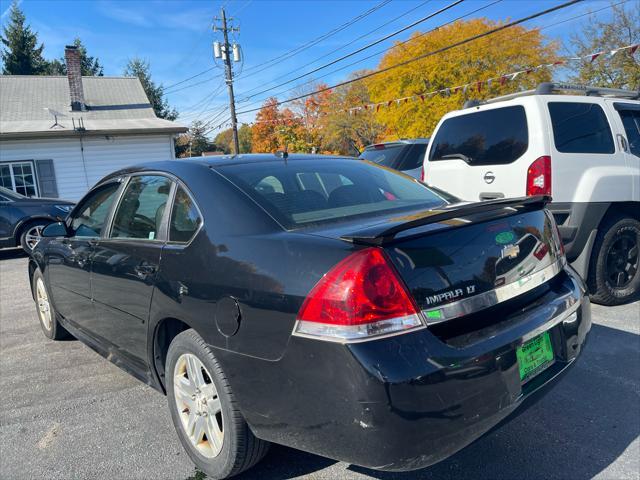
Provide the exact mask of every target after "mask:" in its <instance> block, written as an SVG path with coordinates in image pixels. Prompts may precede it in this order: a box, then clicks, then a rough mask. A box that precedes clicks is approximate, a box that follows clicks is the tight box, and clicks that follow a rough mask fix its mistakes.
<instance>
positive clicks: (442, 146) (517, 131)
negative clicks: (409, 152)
mask: <svg viewBox="0 0 640 480" xmlns="http://www.w3.org/2000/svg"><path fill="white" fill-rule="evenodd" d="M528 147H529V130H528V126H527V115H526V114H525V111H524V107H522V106H521V105H515V106H512V107H504V108H494V109H491V110H484V111H478V112H472V113H468V114H466V115H460V116H458V117H452V118H449V119H447V120H445V121H444V122H443V123H442V125H441V126H440V128H439V129H438V132H437V133H436V136H435V138H434V139H433V146H432V147H431V151H430V152H429V161H430V162H436V161H438V160H455V159H458V160H462V161H465V162H467V163H468V164H469V165H501V164H507V163H511V162H514V161H515V160H517V159H518V158H520V157H521V156H522V154H523V153H524V152H526V151H527V148H528Z"/></svg>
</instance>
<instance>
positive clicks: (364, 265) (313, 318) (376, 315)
mask: <svg viewBox="0 0 640 480" xmlns="http://www.w3.org/2000/svg"><path fill="white" fill-rule="evenodd" d="M419 312H420V310H419V308H418V307H417V305H416V304H415V302H414V301H413V299H412V298H411V295H410V294H409V292H408V291H407V289H406V287H405V286H404V284H403V283H402V281H401V280H400V278H399V277H398V274H397V273H396V271H395V270H394V268H393V267H392V266H391V265H390V263H389V261H388V260H387V257H386V255H385V254H384V252H383V251H382V250H381V249H379V248H376V247H370V248H365V249H363V250H359V251H357V252H355V253H353V254H351V255H349V256H348V257H347V258H345V259H344V260H342V261H341V262H339V263H338V264H337V265H336V266H335V267H333V268H332V269H331V270H330V271H329V272H328V273H327V274H326V275H324V276H323V277H322V278H321V279H320V281H319V282H318V283H317V284H316V285H315V286H314V287H313V289H311V292H309V295H308V296H307V298H306V299H305V301H304V303H303V304H302V307H301V308H300V312H298V320H297V322H296V326H295V328H294V332H293V333H294V335H302V336H308V337H314V338H318V339H322V340H330V341H338V342H348V341H355V340H362V339H368V338H370V337H375V336H378V335H385V334H389V333H395V332H401V331H405V330H409V329H413V328H417V327H423V326H424V324H423V322H422V320H421V317H420V314H419Z"/></svg>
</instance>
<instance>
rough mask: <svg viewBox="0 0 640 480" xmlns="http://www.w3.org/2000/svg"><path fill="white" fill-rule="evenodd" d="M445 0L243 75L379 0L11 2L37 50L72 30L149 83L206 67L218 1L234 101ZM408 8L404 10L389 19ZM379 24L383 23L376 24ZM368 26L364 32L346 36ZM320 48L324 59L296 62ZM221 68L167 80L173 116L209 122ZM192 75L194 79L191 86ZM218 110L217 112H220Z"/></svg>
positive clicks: (412, 4) (507, 8)
mask: <svg viewBox="0 0 640 480" xmlns="http://www.w3.org/2000/svg"><path fill="white" fill-rule="evenodd" d="M452 1H453V0H427V1H425V0H391V1H389V2H388V3H386V4H384V5H383V6H381V7H380V8H378V9H377V10H375V11H374V12H373V13H371V14H369V15H367V16H366V17H365V18H363V19H361V20H359V21H358V22H355V23H354V24H353V25H351V26H349V27H348V28H346V29H344V30H342V31H340V32H338V33H337V34H335V35H331V36H330V37H328V38H327V39H325V40H323V41H322V42H319V43H318V44H317V45H314V46H313V47H312V48H309V49H306V50H305V51H303V52H301V53H300V54H298V55H294V56H291V57H290V58H287V59H286V60H285V61H283V62H281V63H278V64H277V65H273V66H272V67H271V68H268V69H266V70H264V71H262V72H259V73H256V74H254V75H250V73H251V67H252V66H255V65H257V64H261V63H262V62H265V61H267V60H270V59H272V58H275V57H278V56H280V55H282V54H284V53H286V52H288V51H290V50H292V49H295V48H296V47H300V46H302V45H305V44H306V43H307V42H309V41H310V40H313V39H314V38H316V37H318V36H320V35H323V34H325V33H327V32H329V31H331V30H333V29H335V28H336V27H338V26H340V25H342V24H344V23H345V22H348V21H349V20H351V19H353V18H354V17H356V16H358V15H361V14H363V13H364V12H366V11H368V10H370V9H372V8H373V7H375V6H377V5H379V4H380V3H382V2H383V0H356V1H354V0H344V1H340V0H331V1H327V0H325V1H318V0H308V1H305V0H299V1H295V0H288V1H286V0H278V1H272V0H184V1H164V0H162V1H161V0H23V1H22V2H21V4H20V6H21V8H22V9H23V10H24V12H25V14H26V16H27V20H28V22H29V23H30V24H31V26H32V28H33V29H34V30H35V31H37V32H38V35H39V39H40V41H42V42H44V44H45V51H44V54H45V57H47V58H58V57H60V56H62V54H63V50H64V45H66V44H68V43H71V42H72V41H73V39H74V38H75V37H76V36H78V37H80V38H81V39H82V41H83V42H84V44H85V45H86V46H87V49H88V51H89V53H90V54H91V55H94V56H97V57H98V58H99V59H100V62H101V63H102V64H103V65H104V71H105V75H121V74H122V71H123V69H124V66H125V65H126V63H127V59H128V58H130V57H134V56H138V57H141V58H144V59H146V60H148V61H149V62H150V63H151V68H152V75H153V78H154V80H155V81H156V82H159V83H162V84H164V85H166V86H170V85H172V84H174V83H176V82H179V81H181V80H183V79H185V78H187V77H189V76H191V75H194V74H197V73H198V72H201V71H203V70H205V69H207V68H210V67H214V62H213V58H212V49H211V43H212V42H213V41H214V40H218V39H220V34H219V33H217V34H216V33H214V32H213V31H212V29H211V25H212V18H213V17H214V16H217V15H219V11H220V8H221V7H222V6H223V5H224V6H225V8H226V10H227V15H228V16H231V17H234V19H235V21H234V25H236V26H239V27H240V32H239V33H237V34H234V35H233V38H234V39H235V40H236V41H237V42H238V43H240V44H241V46H242V49H243V52H244V66H243V69H244V73H240V75H239V76H238V78H237V81H236V95H237V98H238V100H242V99H244V98H245V97H246V95H245V94H244V92H249V91H251V90H252V89H254V91H255V89H258V90H260V89H262V88H261V87H267V86H272V85H273V84H274V83H273V80H274V79H275V78H277V77H283V78H281V79H280V80H278V81H277V82H276V83H278V82H281V81H285V80H287V79H288V78H291V77H293V76H296V75H297V74H300V73H304V72H306V71H308V70H309V69H311V68H314V67H316V66H319V65H322V64H323V63H326V62H328V61H330V60H332V59H334V58H337V57H339V56H341V55H344V54H346V53H349V52H351V51H352V50H355V49H357V48H359V47H361V46H363V45H366V44H367V43H370V42H372V41H374V40H376V39H378V38H380V37H383V36H384V35H386V34H388V33H391V32H393V31H395V30H398V29H400V28H401V27H404V26H405V25H408V24H410V23H412V22H414V21H416V20H418V19H419V18H422V17H424V16H426V15H428V14H429V13H431V12H434V11H436V10H438V9H440V8H442V7H443V6H445V5H448V4H449V3H451V2H452ZM492 1H494V0H466V1H465V2H463V3H462V4H460V5H457V6H455V7H453V8H451V9H450V10H448V11H447V12H445V13H443V14H441V15H438V16H436V17H434V18H433V19H431V20H428V21H426V22H424V23H422V24H420V25H418V26H416V27H415V28H414V29H412V30H409V31H407V32H405V33H403V34H401V35H398V36H396V37H393V38H392V39H389V40H388V41H386V42H384V43H382V44H380V45H377V46H375V47H373V48H371V49H369V50H366V51H365V52H362V53H361V54H359V55H358V56H355V57H352V58H349V59H348V60H346V61H345V62H342V63H340V64H337V65H335V66H333V67H330V68H328V69H325V70H322V71H321V72H318V73H317V74H316V78H318V77H319V76H320V75H325V74H326V73H329V72H331V71H333V70H335V69H337V68H340V66H341V65H342V64H346V63H351V62H353V61H356V60H358V59H360V58H363V57H366V56H369V55H371V54H372V53H375V52H378V51H384V50H385V48H388V47H389V46H391V45H392V44H393V41H394V40H403V39H406V38H407V37H408V36H409V35H410V34H411V31H413V30H420V31H424V30H428V29H430V28H433V27H435V26H437V25H439V24H442V23H444V22H447V21H449V20H452V19H454V18H456V17H458V16H461V15H464V14H466V13H468V12H471V11H473V10H476V9H477V8H480V7H483V6H487V5H489V4H490V3H492ZM615 1H616V2H617V1H620V0H615ZM632 1H636V0H631V1H628V2H627V4H631V2H632ZM559 3H562V0H536V1H528V0H502V1H500V2H499V3H497V4H496V5H493V6H488V7H487V8H486V9H484V10H482V11H481V12H478V13H477V14H475V15H473V16H486V17H489V18H492V19H495V20H498V19H500V20H504V19H507V18H511V19H517V18H521V17H524V16H527V15H529V14H531V13H534V12H536V11H538V10H543V9H545V8H549V7H551V6H553V5H556V4H559ZM608 4H609V2H608V0H591V1H586V2H583V3H581V4H578V5H575V6H571V7H569V8H566V9H564V10H561V11H559V12H555V13H552V14H550V15H547V16H545V17H542V18H540V19H536V20H534V21H531V22H529V23H527V24H526V26H529V27H532V26H534V25H535V26H547V25H551V24H553V23H556V22H559V21H562V20H565V19H568V18H571V17H574V16H576V15H579V14H581V13H584V12H586V11H588V10H597V9H601V8H603V7H606V6H607V5H608ZM9 5H10V2H9V1H8V0H1V1H0V12H1V13H0V14H1V15H2V24H3V25H4V24H5V22H6V19H7V15H6V11H7V9H8V8H9ZM410 10H413V11H411V12H410V13H407V14H406V15H404V16H402V17H401V18H399V19H397V20H396V21H393V22H390V21H391V20H392V19H394V18H395V17H398V16H400V15H403V14H405V13H406V12H409V11H410ZM598 15H599V16H606V15H609V10H604V11H602V12H599V13H598ZM586 18H587V17H582V18H579V19H576V20H573V21H570V22H567V23H563V24H561V25H557V26H550V27H548V28H545V29H544V30H543V32H544V33H545V34H546V35H548V36H549V37H551V38H556V39H561V40H566V39H567V38H568V36H569V35H570V34H571V33H572V32H575V31H578V29H579V28H580V25H581V24H582V23H583V22H584V21H585V20H586ZM386 23H388V24H387V25H384V24H386ZM383 25H384V26H383ZM372 30H373V32H372V33H370V34H369V35H367V36H365V37H364V38H362V39H360V40H357V41H354V39H356V38H357V37H359V36H361V35H365V34H368V33H369V32H371V31H372ZM567 53H569V52H568V51H567ZM320 57H324V58H322V59H320V60H318V62H316V63H313V64H312V65H310V66H308V67H304V65H305V64H307V63H310V62H312V61H314V60H316V59H318V58H320ZM380 57H381V55H378V56H375V57H374V58H371V59H369V60H366V61H363V62H361V63H358V64H357V65H354V66H353V67H350V68H347V69H345V70H342V71H340V72H335V73H331V74H329V75H327V76H325V77H323V78H322V79H321V80H322V81H323V82H327V83H329V84H331V83H333V82H337V81H340V80H342V79H344V78H346V76H347V75H348V74H349V73H350V72H352V71H354V70H359V69H363V68H373V67H375V66H376V65H377V62H378V60H379V58H380ZM238 67H240V65H235V68H238ZM254 71H255V70H254ZM222 75H223V70H222V68H213V70H212V71H210V72H208V73H206V74H203V75H200V76H199V77H197V78H194V79H193V80H191V81H189V82H185V83H183V84H181V85H179V86H176V87H173V88H169V89H168V99H169V101H170V103H171V105H172V106H175V107H177V108H178V110H179V111H180V112H181V117H180V120H181V121H182V122H184V123H186V124H188V123H189V122H190V121H191V120H193V119H195V118H199V119H201V120H205V121H209V120H211V119H212V117H213V116H214V115H216V114H217V113H218V112H219V111H220V110H221V109H222V108H223V107H224V106H226V105H227V91H226V88H225V87H224V84H223V83H222ZM301 82H302V80H301ZM196 83H198V84H197V85H194V86H191V85H192V84H196ZM292 86H294V85H288V86H287V87H281V88H280V89H276V90H275V91H273V92H271V93H272V94H273V93H278V92H282V91H283V90H287V89H288V88H290V87H292ZM182 87H187V88H182ZM292 93H293V92H291V91H290V92H286V93H282V94H281V95H279V98H281V99H282V98H287V97H288V96H290V95H291V94H292ZM265 96H267V95H266V94H265V95H262V96H260V97H257V98H254V99H252V100H251V101H250V102H244V103H240V104H239V106H238V109H239V110H242V109H243V108H246V105H249V104H251V102H255V101H256V100H261V99H262V98H264V97H265ZM251 106H254V104H251ZM253 115H254V114H245V115H242V116H240V117H239V119H240V120H241V121H251V120H252V119H253ZM219 118H220V121H223V120H224V118H225V117H224V116H221V117H219ZM216 122H217V120H216ZM213 123H215V122H213Z"/></svg>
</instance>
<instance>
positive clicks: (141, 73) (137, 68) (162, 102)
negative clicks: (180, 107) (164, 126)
mask: <svg viewBox="0 0 640 480" xmlns="http://www.w3.org/2000/svg"><path fill="white" fill-rule="evenodd" d="M124 74H125V75H126V76H128V77H138V78H139V79H140V83H142V88H143V89H144V91H145V93H146V94H147V97H148V98H149V102H150V103H151V105H152V106H153V110H154V112H155V113H156V116H157V117H158V118H164V119H166V120H175V119H176V118H178V111H177V110H176V109H175V108H171V107H170V106H169V102H167V99H166V98H164V87H163V86H162V85H156V83H155V82H154V81H153V80H152V79H151V68H150V65H149V62H148V61H146V60H142V59H141V58H137V57H136V58H132V59H130V60H129V63H127V66H126V67H125V69H124Z"/></svg>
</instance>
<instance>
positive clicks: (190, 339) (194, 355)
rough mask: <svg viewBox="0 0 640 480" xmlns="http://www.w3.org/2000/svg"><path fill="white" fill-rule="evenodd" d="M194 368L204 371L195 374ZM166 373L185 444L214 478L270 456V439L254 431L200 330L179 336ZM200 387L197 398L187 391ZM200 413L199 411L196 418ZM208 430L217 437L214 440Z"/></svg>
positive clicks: (173, 415) (173, 414)
mask: <svg viewBox="0 0 640 480" xmlns="http://www.w3.org/2000/svg"><path fill="white" fill-rule="evenodd" d="M194 367H196V368H195V369H194ZM191 371H193V372H198V373H197V374H194V375H193V378H191V377H192V376H191V375H189V372H191ZM165 372H166V386H167V400H168V402H169V411H170V412H171V419H172V420H173V424H174V426H175V429H176V432H177V433H178V438H179V439H180V443H182V446H183V447H184V449H185V450H186V452H187V454H188V455H189V457H191V459H192V460H193V462H194V463H195V464H196V466H197V467H198V468H199V469H200V470H202V471H203V472H204V473H206V474H207V475H208V476H210V477H212V478H216V479H223V478H228V477H231V476H233V475H237V474H238V473H240V472H242V471H244V470H246V469H248V468H250V467H252V466H253V465H255V464H256V463H258V462H259V461H260V460H261V459H262V458H263V457H264V456H265V455H266V453H267V450H268V448H269V443H268V442H265V441H263V440H260V439H258V438H256V437H255V436H254V435H253V433H252V432H251V429H250V428H249V426H248V425H247V422H246V421H245V419H244V417H243V416H242V413H241V412H240V409H239V408H238V405H237V403H236V401H235V399H234V396H233V392H232V390H231V386H230V385H229V382H228V381H227V377H226V376H225V374H224V372H223V371H222V368H221V366H220V364H219V363H218V361H217V359H216V358H215V356H214V355H213V352H212V351H211V349H210V348H209V347H208V346H207V344H206V343H205V341H204V340H203V339H202V338H201V337H200V335H198V334H197V333H196V332H195V330H192V329H190V330H185V331H184V332H182V333H180V334H179V335H177V336H176V337H175V338H174V339H173V341H172V342H171V345H170V346H169V351H168V353H167V362H166V369H165ZM198 376H201V378H200V379H199V380H198V379H197V378H196V377H198ZM178 382H179V383H178ZM199 382H200V384H198V383H199ZM202 382H204V383H202ZM202 385H204V387H203V386H202ZM194 387H195V389H196V390H195V393H194V394H193V396H192V397H189V396H188V395H185V394H188V393H191V389H193V388H194ZM191 409H193V410H195V412H193V410H191ZM194 413H195V414H196V415H197V416H195V417H192V415H193V414H194ZM198 422H202V423H198ZM207 422H216V423H207ZM202 429H204V432H202ZM198 432H200V433H198ZM208 432H211V434H210V435H211V436H212V437H216V438H217V440H216V441H214V442H210V441H209V439H208V437H207V433H208ZM220 443H221V445H220Z"/></svg>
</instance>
